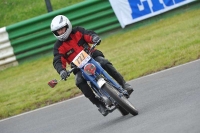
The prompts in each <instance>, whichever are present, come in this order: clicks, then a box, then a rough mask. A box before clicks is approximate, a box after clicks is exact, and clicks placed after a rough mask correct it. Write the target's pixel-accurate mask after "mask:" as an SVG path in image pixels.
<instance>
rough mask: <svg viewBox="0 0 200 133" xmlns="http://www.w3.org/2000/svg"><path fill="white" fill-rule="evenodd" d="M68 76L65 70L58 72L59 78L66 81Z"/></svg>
mask: <svg viewBox="0 0 200 133" xmlns="http://www.w3.org/2000/svg"><path fill="white" fill-rule="evenodd" d="M69 76H70V73H69V72H68V71H66V70H62V71H60V77H61V78H62V79H64V80H65V81H66V79H67V77H69Z"/></svg>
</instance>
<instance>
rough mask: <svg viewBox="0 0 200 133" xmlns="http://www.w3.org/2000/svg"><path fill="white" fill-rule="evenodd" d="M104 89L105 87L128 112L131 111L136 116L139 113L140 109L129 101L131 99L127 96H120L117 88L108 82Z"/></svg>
mask: <svg viewBox="0 0 200 133" xmlns="http://www.w3.org/2000/svg"><path fill="white" fill-rule="evenodd" d="M102 89H104V90H105V91H106V92H107V93H108V94H109V95H110V96H111V97H112V98H113V99H114V100H115V101H116V102H117V103H118V104H119V105H120V106H121V107H122V108H123V109H125V110H126V111H127V112H129V113H131V114H132V115H134V116H135V115H138V111H137V109H136V108H135V107H134V106H133V105H132V103H131V102H129V100H128V99H127V98H126V97H125V96H123V95H122V96H120V93H119V92H118V91H117V90H116V89H115V88H113V86H111V85H109V84H108V83H105V84H104V85H103V87H102ZM124 112H125V111H124ZM122 115H123V114H122Z"/></svg>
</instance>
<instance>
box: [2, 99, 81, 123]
mask: <svg viewBox="0 0 200 133" xmlns="http://www.w3.org/2000/svg"><path fill="white" fill-rule="evenodd" d="M81 97H83V95H80V96H77V97H74V98H71V99H68V100H65V101H62V102H58V103H54V104H51V105H48V106H45V107H41V108H38V109H35V110H32V111H29V112H25V113H22V114H19V115H15V116H11V117H9V118H5V119H2V120H0V122H3V121H6V120H9V119H12V118H15V117H19V116H23V115H26V114H30V113H33V112H36V111H39V110H42V109H46V108H49V107H52V106H55V105H59V104H62V103H65V102H69V101H72V100H75V99H78V98H81Z"/></svg>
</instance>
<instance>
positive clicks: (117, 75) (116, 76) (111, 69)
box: [104, 63, 133, 95]
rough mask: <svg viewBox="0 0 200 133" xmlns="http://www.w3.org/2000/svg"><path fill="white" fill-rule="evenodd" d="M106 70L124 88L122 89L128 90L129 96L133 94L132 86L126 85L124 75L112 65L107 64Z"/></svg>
mask: <svg viewBox="0 0 200 133" xmlns="http://www.w3.org/2000/svg"><path fill="white" fill-rule="evenodd" d="M104 69H106V71H107V72H108V73H109V74H110V75H111V76H112V77H113V78H114V79H115V80H116V81H117V82H118V83H119V84H120V85H121V86H122V88H124V89H125V90H127V92H128V94H129V95H130V94H131V93H132V92H133V88H132V87H131V85H130V84H128V83H126V81H125V80H124V78H123V77H122V75H121V74H120V73H119V72H117V70H116V69H115V68H114V67H113V65H112V64H111V63H109V64H107V65H106V66H105V68H104Z"/></svg>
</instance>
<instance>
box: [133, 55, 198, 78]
mask: <svg viewBox="0 0 200 133" xmlns="http://www.w3.org/2000/svg"><path fill="white" fill-rule="evenodd" d="M198 61H200V59H197V60H194V61H191V62H187V63H185V64H182V65H178V66H174V67H171V68H167V69H165V70H161V71H158V72H155V73H152V74H149V75H145V76H142V77H139V78H136V79H134V80H139V79H142V78H146V77H150V76H153V75H156V74H159V73H163V72H166V71H169V70H172V69H176V68H179V67H182V66H186V65H189V64H192V63H195V62H198Z"/></svg>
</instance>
